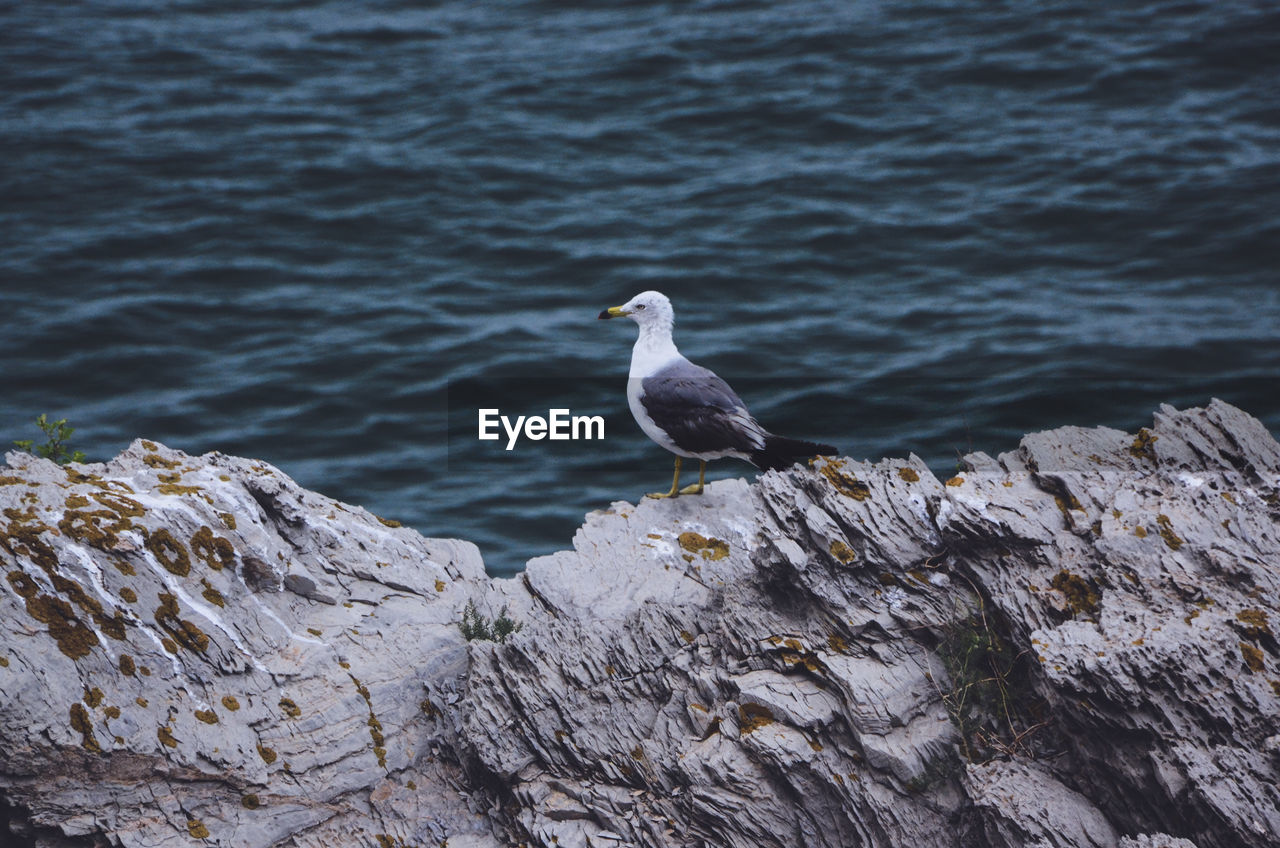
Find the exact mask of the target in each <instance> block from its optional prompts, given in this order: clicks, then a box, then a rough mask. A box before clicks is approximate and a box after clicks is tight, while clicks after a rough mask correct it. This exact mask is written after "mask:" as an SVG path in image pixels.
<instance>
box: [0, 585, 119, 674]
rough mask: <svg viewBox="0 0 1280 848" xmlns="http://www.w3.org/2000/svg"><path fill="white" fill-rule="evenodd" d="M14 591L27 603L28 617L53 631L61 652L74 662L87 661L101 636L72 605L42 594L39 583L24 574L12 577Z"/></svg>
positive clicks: (50, 631)
mask: <svg viewBox="0 0 1280 848" xmlns="http://www.w3.org/2000/svg"><path fill="white" fill-rule="evenodd" d="M8 577H9V583H10V584H11V585H12V586H13V588H14V591H16V592H17V593H18V594H19V595H21V596H22V597H23V598H24V599H25V602H26V607H27V615H29V616H31V617H32V618H34V619H35V620H36V621H39V622H41V623H42V624H44V625H46V626H47V627H48V628H49V635H50V636H51V637H53V640H54V641H55V642H57V643H58V650H60V651H62V653H64V654H66V655H67V656H68V657H70V658H71V659H73V660H78V659H81V658H83V657H87V656H88V655H89V652H90V651H92V650H93V648H94V646H96V645H98V644H99V643H98V636H97V634H96V633H94V632H93V631H92V630H90V629H89V628H88V627H86V626H85V624H84V622H82V621H80V619H79V618H77V617H76V614H75V610H73V609H72V607H71V604H69V603H67V602H66V601H64V600H63V599H62V598H57V597H54V596H53V595H44V594H40V592H39V589H38V588H37V587H36V585H35V583H34V582H33V581H32V580H31V578H30V577H28V576H27V575H26V574H23V573H22V572H21V571H12V572H10V573H9V575H8Z"/></svg>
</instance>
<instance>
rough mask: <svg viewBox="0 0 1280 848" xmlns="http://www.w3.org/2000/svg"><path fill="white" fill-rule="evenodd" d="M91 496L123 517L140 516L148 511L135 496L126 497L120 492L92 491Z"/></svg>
mask: <svg viewBox="0 0 1280 848" xmlns="http://www.w3.org/2000/svg"><path fill="white" fill-rule="evenodd" d="M89 497H91V498H93V499H94V500H95V501H97V502H98V503H100V504H102V505H103V506H105V507H106V508H107V509H109V510H111V511H112V512H114V513H115V514H116V515H117V516H118V517H119V518H121V519H124V518H138V517H139V516H142V515H144V514H146V511H147V510H146V508H145V507H143V506H142V504H140V503H138V502H137V501H135V500H134V499H133V498H128V497H125V496H124V495H122V494H119V493H118V492H109V491H108V492H92V493H90V495H89ZM116 529H119V528H116Z"/></svg>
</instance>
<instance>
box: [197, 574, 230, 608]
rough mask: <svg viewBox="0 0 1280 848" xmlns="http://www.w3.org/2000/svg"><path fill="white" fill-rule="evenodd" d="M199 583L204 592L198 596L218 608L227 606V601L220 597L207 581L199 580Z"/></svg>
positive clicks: (220, 594)
mask: <svg viewBox="0 0 1280 848" xmlns="http://www.w3.org/2000/svg"><path fill="white" fill-rule="evenodd" d="M200 582H201V583H202V584H204V591H202V592H201V593H200V594H201V595H203V596H204V599H205V600H206V601H208V602H209V603H211V604H213V605H214V606H218V607H225V606H226V605H227V599H226V598H224V597H222V593H221V592H219V591H218V590H217V589H215V588H213V586H211V585H210V584H209V581H208V580H201V581H200Z"/></svg>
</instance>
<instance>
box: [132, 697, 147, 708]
mask: <svg viewBox="0 0 1280 848" xmlns="http://www.w3.org/2000/svg"><path fill="white" fill-rule="evenodd" d="M133 702H134V703H135V704H137V705H138V706H140V707H145V706H146V705H147V704H148V703H150V702H149V701H147V699H146V698H134V699H133Z"/></svg>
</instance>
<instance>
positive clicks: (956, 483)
mask: <svg viewBox="0 0 1280 848" xmlns="http://www.w3.org/2000/svg"><path fill="white" fill-rule="evenodd" d="M947 485H948V486H950V487H951V488H953V489H956V488H959V487H960V486H963V485H964V478H963V477H961V476H960V475H959V474H957V475H956V476H954V477H952V478H950V479H948V480H947Z"/></svg>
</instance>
